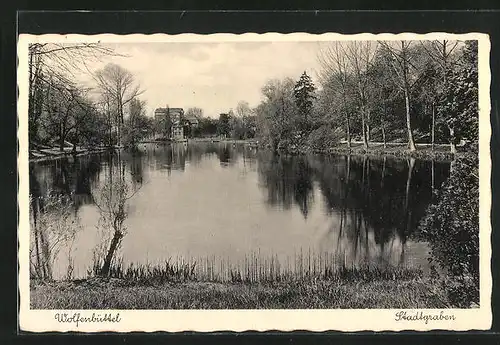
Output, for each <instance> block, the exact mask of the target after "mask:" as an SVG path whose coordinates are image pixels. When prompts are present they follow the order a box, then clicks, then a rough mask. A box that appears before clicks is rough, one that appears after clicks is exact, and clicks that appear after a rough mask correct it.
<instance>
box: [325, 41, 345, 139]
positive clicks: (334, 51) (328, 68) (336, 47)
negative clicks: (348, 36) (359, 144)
mask: <svg viewBox="0 0 500 345" xmlns="http://www.w3.org/2000/svg"><path fill="white" fill-rule="evenodd" d="M318 60H319V62H320V64H321V67H322V73H321V78H320V79H321V83H322V84H323V87H325V85H326V84H328V83H330V82H332V81H333V82H334V83H335V84H337V85H338V86H339V88H340V90H341V94H342V111H343V113H344V117H345V122H346V136H347V147H349V148H350V147H351V126H350V114H349V110H348V107H347V97H348V94H349V72H348V60H347V57H346V54H345V50H344V48H343V46H342V43H341V42H335V43H333V44H332V45H330V46H327V47H324V48H323V49H321V50H320V52H319V55H318Z"/></svg>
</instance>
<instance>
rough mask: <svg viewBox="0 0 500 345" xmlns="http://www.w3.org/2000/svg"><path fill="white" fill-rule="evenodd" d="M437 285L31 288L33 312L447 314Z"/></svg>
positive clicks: (98, 283) (76, 284) (109, 281)
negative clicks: (404, 311)
mask: <svg viewBox="0 0 500 345" xmlns="http://www.w3.org/2000/svg"><path fill="white" fill-rule="evenodd" d="M437 286H439V285H438V284H435V282H434V283H433V282H431V281H429V280H426V279H422V278H416V279H410V280H406V281H397V280H371V281H358V282H354V281H347V282H343V281H338V280H314V279H310V280H296V281H282V282H264V283H214V282H177V283H164V284H161V285H156V286H152V285H143V284H136V283H131V282H129V281H127V280H124V279H113V278H93V279H88V280H83V281H72V282H53V283H41V282H38V283H37V282H32V287H31V307H32V308H34V309H282V308H286V309H312V308H315V309H316V308H318V309H321V308H329V309H335V308H342V309H348V308H444V307H447V306H448V303H447V301H446V298H445V297H444V296H445V294H444V293H443V291H439V290H437V291H436V288H435V287H437Z"/></svg>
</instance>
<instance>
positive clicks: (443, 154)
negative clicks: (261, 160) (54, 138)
mask: <svg viewBox="0 0 500 345" xmlns="http://www.w3.org/2000/svg"><path fill="white" fill-rule="evenodd" d="M213 140H214V139H212V138H195V139H189V140H188V141H187V142H186V143H187V144H189V142H194V143H215V144H216V143H223V144H246V145H248V146H250V147H252V148H260V149H265V150H268V149H269V148H268V147H266V146H264V145H262V144H261V143H260V142H259V140H258V139H243V140H233V139H221V140H217V139H215V140H217V141H213ZM154 143H161V142H141V143H140V144H154ZM172 144H173V143H172ZM370 144H371V145H370V146H369V147H368V149H365V148H364V146H363V144H362V143H357V142H353V143H351V147H350V148H349V147H347V146H344V145H345V143H341V144H339V146H333V147H330V148H327V149H314V148H311V147H305V146H302V147H293V148H287V149H283V150H279V151H278V153H279V154H281V155H291V156H293V155H306V154H319V155H355V156H368V157H379V158H381V157H391V158H415V159H423V160H438V161H446V162H450V161H453V160H454V159H456V158H461V157H464V156H471V155H477V153H476V152H474V151H460V150H459V151H458V152H456V153H452V152H450V151H449V145H447V144H437V145H435V148H434V150H432V149H431V148H430V144H416V146H417V150H416V151H410V150H409V149H408V148H407V144H406V143H387V144H386V147H383V144H382V143H370ZM109 149H110V148H108V147H102V148H92V149H81V150H78V151H77V152H76V154H75V153H74V152H73V151H69V150H68V151H64V152H59V151H56V150H55V149H54V150H53V151H52V152H51V153H45V155H43V156H39V157H30V158H29V163H38V162H44V161H51V160H57V159H61V158H65V157H75V156H76V157H78V156H84V155H88V154H93V153H102V152H106V151H107V150H109ZM115 149H116V148H115ZM37 153H38V154H41V153H40V151H38V152H37ZM30 154H31V151H30ZM42 154H43V153H42Z"/></svg>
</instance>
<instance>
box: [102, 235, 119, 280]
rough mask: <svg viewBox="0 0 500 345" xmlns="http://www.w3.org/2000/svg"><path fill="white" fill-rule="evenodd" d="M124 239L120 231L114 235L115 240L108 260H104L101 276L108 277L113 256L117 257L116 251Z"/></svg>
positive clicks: (110, 248) (107, 256)
mask: <svg viewBox="0 0 500 345" xmlns="http://www.w3.org/2000/svg"><path fill="white" fill-rule="evenodd" d="M122 237H123V234H122V233H121V232H120V231H115V234H114V235H113V239H112V240H111V245H110V246H109V250H108V254H107V255H106V259H105V260H104V264H103V265H102V269H101V272H100V274H101V276H108V275H109V269H110V267H111V261H112V260H113V256H114V255H115V251H116V249H117V248H118V245H119V244H120V241H121V239H122Z"/></svg>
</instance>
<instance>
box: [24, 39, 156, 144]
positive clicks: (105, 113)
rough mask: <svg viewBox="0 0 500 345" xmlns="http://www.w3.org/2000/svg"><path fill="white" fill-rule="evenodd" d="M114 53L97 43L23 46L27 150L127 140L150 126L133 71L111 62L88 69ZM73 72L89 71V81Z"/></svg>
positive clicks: (134, 139)
mask: <svg viewBox="0 0 500 345" xmlns="http://www.w3.org/2000/svg"><path fill="white" fill-rule="evenodd" d="M118 55H120V54H118V53H117V52H115V51H114V50H113V49H111V48H107V47H105V46H103V45H100V44H97V43H95V44H94V43H81V44H55V43H44V44H40V43H35V44H31V45H30V46H29V65H28V68H29V73H28V75H29V96H28V128H29V138H30V149H37V148H41V147H42V148H43V147H47V146H48V147H53V146H58V147H59V149H60V150H61V151H63V150H64V147H65V146H68V143H69V144H70V145H72V146H73V148H76V146H77V145H81V146H97V145H107V146H113V145H129V144H134V143H135V142H137V141H139V140H140V139H142V138H143V137H145V136H146V135H147V133H148V132H150V131H151V127H152V126H153V123H152V120H151V119H150V118H149V117H147V116H146V113H145V109H146V104H145V102H144V101H142V100H140V99H139V96H140V95H141V93H142V90H141V88H140V85H139V83H138V82H137V81H136V78H135V76H134V75H133V74H132V73H131V72H129V71H127V70H126V69H124V68H122V67H121V66H119V65H117V64H113V63H109V64H107V65H106V66H104V67H103V68H102V69H99V70H90V68H89V62H91V61H94V62H95V61H99V60H100V59H101V58H102V57H104V56H118ZM79 74H80V75H83V74H85V75H87V76H90V77H91V79H92V84H93V85H92V86H88V85H85V84H84V83H82V82H81V78H80V79H79V78H78V75H79Z"/></svg>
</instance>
